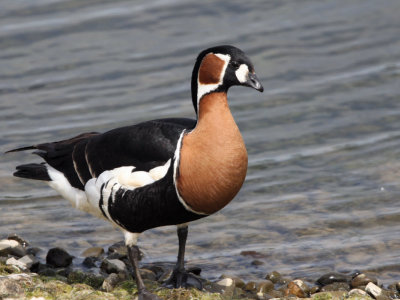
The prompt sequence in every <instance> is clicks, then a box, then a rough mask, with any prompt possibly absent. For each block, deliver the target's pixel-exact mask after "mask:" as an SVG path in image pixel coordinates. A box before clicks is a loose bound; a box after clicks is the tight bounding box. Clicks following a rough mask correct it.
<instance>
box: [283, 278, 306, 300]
mask: <svg viewBox="0 0 400 300" xmlns="http://www.w3.org/2000/svg"><path fill="white" fill-rule="evenodd" d="M309 292H310V288H309V287H308V286H307V285H306V284H305V283H304V281H303V280H300V279H296V280H293V281H291V282H289V284H288V287H287V289H286V290H285V296H289V295H293V296H296V297H298V298H306V297H307V296H308V294H309Z"/></svg>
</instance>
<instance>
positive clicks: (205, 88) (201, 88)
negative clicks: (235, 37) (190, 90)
mask: <svg viewBox="0 0 400 300" xmlns="http://www.w3.org/2000/svg"><path fill="white" fill-rule="evenodd" d="M214 55H215V56H217V57H218V58H220V59H222V60H223V61H224V66H223V68H222V72H221V73H220V75H219V81H218V83H216V84H202V83H200V81H199V78H197V111H199V110H198V109H199V102H200V99H201V98H202V97H203V96H204V95H205V94H208V93H209V92H211V91H214V90H216V89H217V88H218V87H219V86H220V85H221V84H222V82H223V81H224V76H225V71H226V68H227V67H228V64H229V61H230V60H231V56H230V55H228V54H220V53H216V54H214Z"/></svg>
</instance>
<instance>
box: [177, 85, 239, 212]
mask: <svg viewBox="0 0 400 300" xmlns="http://www.w3.org/2000/svg"><path fill="white" fill-rule="evenodd" d="M199 108H200V109H199V120H198V123H197V126H196V128H195V129H194V130H193V131H192V132H190V133H188V134H187V135H186V136H184V138H183V141H182V147H181V152H180V164H179V177H178V178H177V187H178V191H179V194H180V195H181V197H182V198H183V200H184V201H185V202H186V203H187V204H188V205H189V206H190V207H191V208H192V209H193V210H195V211H196V212H201V213H206V214H212V213H214V212H216V211H218V210H220V209H221V208H223V207H224V206H225V205H227V204H228V203H229V202H230V201H231V200H232V199H233V198H234V197H235V195H236V194H237V193H238V192H239V190H240V188H241V186H242V184H243V182H244V179H245V177H246V172H247V151H246V147H245V145H244V142H243V139H242V136H241V134H240V132H239V129H238V127H237V125H236V123H235V121H234V120H233V117H232V115H231V113H230V110H229V107H228V104H227V100H226V94H225V93H212V94H209V95H206V96H204V97H203V99H202V100H201V102H200V107H199Z"/></svg>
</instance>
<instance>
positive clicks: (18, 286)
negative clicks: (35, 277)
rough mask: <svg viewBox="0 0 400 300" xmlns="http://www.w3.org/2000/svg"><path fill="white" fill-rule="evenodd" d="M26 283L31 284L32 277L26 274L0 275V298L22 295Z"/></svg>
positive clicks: (13, 297)
mask: <svg viewBox="0 0 400 300" xmlns="http://www.w3.org/2000/svg"><path fill="white" fill-rule="evenodd" d="M26 285H33V282H32V277H31V276H30V275H28V274H24V273H22V274H10V275H5V276H0V299H3V297H4V299H10V298H8V297H9V296H10V297H12V298H11V299H15V298H16V297H17V296H19V295H22V294H23V293H24V291H25V287H26Z"/></svg>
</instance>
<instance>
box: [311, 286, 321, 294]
mask: <svg viewBox="0 0 400 300" xmlns="http://www.w3.org/2000/svg"><path fill="white" fill-rule="evenodd" d="M320 290H321V288H320V287H319V286H313V287H312V288H311V289H310V294H311V295H312V294H315V293H318V292H319V291H320Z"/></svg>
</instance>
